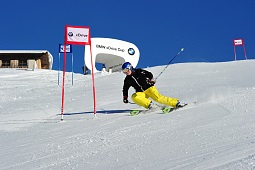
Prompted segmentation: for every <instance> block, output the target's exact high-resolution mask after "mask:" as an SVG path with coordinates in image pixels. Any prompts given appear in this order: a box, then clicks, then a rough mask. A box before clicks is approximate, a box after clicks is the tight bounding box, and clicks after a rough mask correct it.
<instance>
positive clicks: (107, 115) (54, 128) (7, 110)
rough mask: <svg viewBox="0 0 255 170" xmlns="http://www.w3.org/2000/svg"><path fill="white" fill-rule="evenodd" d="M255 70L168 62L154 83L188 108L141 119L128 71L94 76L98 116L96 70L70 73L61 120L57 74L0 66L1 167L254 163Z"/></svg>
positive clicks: (234, 167) (189, 169) (126, 169)
mask: <svg viewBox="0 0 255 170" xmlns="http://www.w3.org/2000/svg"><path fill="white" fill-rule="evenodd" d="M164 67H165V66H158V67H152V68H147V69H148V70H149V71H151V72H153V74H154V76H155V77H156V76H157V75H158V74H159V73H160V72H161V71H162V70H163V68H164ZM254 73H255V60H245V61H233V62H224V63H186V64H173V65H170V66H169V67H168V68H167V69H166V71H165V72H164V73H163V74H162V75H161V76H160V77H159V78H158V80H157V83H156V87H157V88H158V90H159V92H161V93H162V94H164V95H167V96H170V97H177V98H179V100H180V101H183V102H188V103H191V104H190V105H189V106H187V107H186V108H184V109H183V110H179V111H176V112H173V113H171V114H167V115H164V114H161V113H160V112H157V113H156V112H155V113H150V114H142V115H139V116H135V117H132V116H130V115H129V111H130V110H131V109H134V108H139V107H138V106H136V105H135V104H124V103H122V85H123V79H124V76H125V75H124V74H123V73H113V74H96V75H95V83H96V94H97V119H96V118H94V114H93V95H92V85H91V76H90V75H86V76H85V75H81V74H75V75H74V85H73V86H72V80H71V77H72V76H71V73H67V74H66V83H65V108H64V109H65V110H64V111H65V115H64V121H60V119H61V115H60V110H61V85H58V72H57V71H54V70H35V71H25V70H16V69H0V117H1V119H0V146H1V147H0V158H1V159H0V169H1V170H10V169H11V170H13V169H14V170H34V169H54V170H56V169H61V170H65V169H81V170H84V169H88V170H102V169H104V170H106V169H107V170H109V169H116V170H120V169H121V170H132V169H133V170H140V169H148V170H149V169H153V170H154V169H160V170H162V169H168V170H177V169H178V170H179V169H181V170H193V169H196V170H202V169H203V170H204V169H213V170H222V169H227V170H241V169H245V170H252V169H255V133H254V132H255V123H254V122H255V78H254ZM61 75H62V74H61ZM129 92H130V96H131V94H132V93H133V92H134V90H133V89H130V91H129ZM129 99H130V98H129ZM130 100H131V99H130Z"/></svg>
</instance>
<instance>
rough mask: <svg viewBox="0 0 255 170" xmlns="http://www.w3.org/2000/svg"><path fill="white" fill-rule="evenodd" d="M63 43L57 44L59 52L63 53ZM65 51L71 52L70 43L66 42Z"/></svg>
mask: <svg viewBox="0 0 255 170" xmlns="http://www.w3.org/2000/svg"><path fill="white" fill-rule="evenodd" d="M64 47H65V46H64V44H59V53H64V52H65V51H64V50H65V49H64ZM66 53H72V45H70V44H67V45H66Z"/></svg>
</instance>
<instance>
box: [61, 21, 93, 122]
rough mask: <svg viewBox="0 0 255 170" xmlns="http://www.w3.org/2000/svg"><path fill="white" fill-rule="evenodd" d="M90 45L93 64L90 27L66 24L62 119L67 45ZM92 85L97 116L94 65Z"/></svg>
mask: <svg viewBox="0 0 255 170" xmlns="http://www.w3.org/2000/svg"><path fill="white" fill-rule="evenodd" d="M67 44H75V45H90V54H91V64H92V63H93V61H92V50H91V40H90V28H89V27H87V26H70V25H66V26H65V37H64V69H63V82H62V83H63V85H62V107H61V120H63V119H64V100H65V97H64V96H65V72H66V52H67V49H66V45H67ZM91 71H92V73H91V75H92V87H93V96H94V116H95V117H96V88H95V81H94V70H93V67H92V70H91Z"/></svg>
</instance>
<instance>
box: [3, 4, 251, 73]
mask: <svg viewBox="0 0 255 170" xmlns="http://www.w3.org/2000/svg"><path fill="white" fill-rule="evenodd" d="M254 9H255V1H254V0H242V1H240V0H157V1H147V0H128V1H120V0H90V1H87V0H72V1H67V0H61V1H60V0H43V1H39V0H22V1H20V0H8V1H3V2H1V10H0V15H1V27H0V32H1V41H0V50H16V49H24V50H40V49H46V50H49V51H50V53H51V54H52V55H53V57H54V64H53V69H54V70H58V55H59V54H58V44H59V43H63V41H64V27H65V25H66V24H68V25H73V26H76V25H77V26H90V28H91V36H92V37H107V38H115V39H120V40H124V41H128V42H131V43H134V44H135V45H136V46H137V47H138V48H139V50H140V60H139V63H138V66H137V67H142V68H145V67H148V66H150V67H151V66H156V65H165V64H167V63H168V62H169V61H170V60H171V58H172V57H173V56H174V55H175V54H176V53H177V52H178V51H179V50H180V49H181V48H185V50H184V52H183V53H182V55H180V56H178V57H177V58H176V59H175V60H174V63H184V62H222V61H231V60H234V47H233V44H232V40H233V39H234V38H243V39H244V43H245V47H246V51H247V57H248V59H255V22H254V16H255V10H254ZM236 50H237V59H238V60H243V59H245V57H244V54H243V48H242V47H241V46H239V47H237V48H236ZM73 55H74V72H76V73H80V72H82V69H81V67H82V66H83V61H84V47H83V46H74V47H73ZM67 57H68V59H67V62H68V64H67V71H71V57H70V56H69V55H68V56H67ZM62 58H63V57H62ZM62 65H63V62H62V60H61V67H62Z"/></svg>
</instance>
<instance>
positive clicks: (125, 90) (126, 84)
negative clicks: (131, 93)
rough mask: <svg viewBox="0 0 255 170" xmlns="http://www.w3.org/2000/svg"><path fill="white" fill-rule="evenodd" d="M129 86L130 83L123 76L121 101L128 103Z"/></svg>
mask: <svg viewBox="0 0 255 170" xmlns="http://www.w3.org/2000/svg"><path fill="white" fill-rule="evenodd" d="M130 86H131V85H130V83H129V81H128V79H127V78H125V80H124V85H123V90H122V92H123V102H124V103H128V89H129V88H130Z"/></svg>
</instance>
